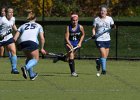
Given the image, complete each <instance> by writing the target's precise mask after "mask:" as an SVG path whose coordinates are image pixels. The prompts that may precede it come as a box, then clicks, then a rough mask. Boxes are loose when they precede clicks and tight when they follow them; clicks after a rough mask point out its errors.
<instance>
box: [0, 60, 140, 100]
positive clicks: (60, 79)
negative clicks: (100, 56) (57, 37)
mask: <svg viewBox="0 0 140 100" xmlns="http://www.w3.org/2000/svg"><path fill="white" fill-rule="evenodd" d="M0 62H1V65H0V66H1V68H0V100H139V98H140V85H139V84H140V80H139V76H140V73H139V70H140V67H139V65H140V62H138V61H110V60H109V61H108V64H107V65H108V67H107V70H108V71H107V75H105V76H100V77H97V76H96V70H95V62H94V61H93V60H76V70H77V72H78V74H79V77H76V78H75V77H71V76H70V71H69V67H68V64H67V63H65V62H61V61H60V62H58V63H56V64H54V63H52V60H50V59H44V60H43V59H41V60H40V61H39V63H38V65H37V66H36V67H35V71H36V72H38V73H39V76H38V77H37V79H36V80H35V81H30V80H29V79H27V80H25V79H24V78H23V77H22V74H19V75H11V74H10V63H9V60H8V59H7V58H3V59H0ZM23 63H24V58H19V61H18V66H21V65H23ZM19 69H20V68H19ZM20 72H21V71H20Z"/></svg>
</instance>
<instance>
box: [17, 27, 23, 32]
mask: <svg viewBox="0 0 140 100" xmlns="http://www.w3.org/2000/svg"><path fill="white" fill-rule="evenodd" d="M22 28H23V25H22V26H20V27H19V28H18V32H20V33H22Z"/></svg>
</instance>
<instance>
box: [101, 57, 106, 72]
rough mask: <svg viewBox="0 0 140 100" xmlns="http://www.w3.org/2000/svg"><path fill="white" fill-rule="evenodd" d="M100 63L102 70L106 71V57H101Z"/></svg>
mask: <svg viewBox="0 0 140 100" xmlns="http://www.w3.org/2000/svg"><path fill="white" fill-rule="evenodd" d="M100 63H101V66H102V71H106V58H100Z"/></svg>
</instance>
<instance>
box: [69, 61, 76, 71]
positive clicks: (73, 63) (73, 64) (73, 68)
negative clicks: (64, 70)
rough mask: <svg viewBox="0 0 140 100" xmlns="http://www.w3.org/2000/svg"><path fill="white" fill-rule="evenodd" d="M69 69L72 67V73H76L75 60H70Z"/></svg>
mask: <svg viewBox="0 0 140 100" xmlns="http://www.w3.org/2000/svg"><path fill="white" fill-rule="evenodd" d="M69 67H70V71H71V73H73V72H75V62H74V59H69Z"/></svg>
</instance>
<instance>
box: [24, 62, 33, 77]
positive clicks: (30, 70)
mask: <svg viewBox="0 0 140 100" xmlns="http://www.w3.org/2000/svg"><path fill="white" fill-rule="evenodd" d="M29 60H30V59H26V61H25V64H27V63H28V61H29ZM28 73H29V76H30V77H33V76H34V72H33V68H30V69H29V70H28Z"/></svg>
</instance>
